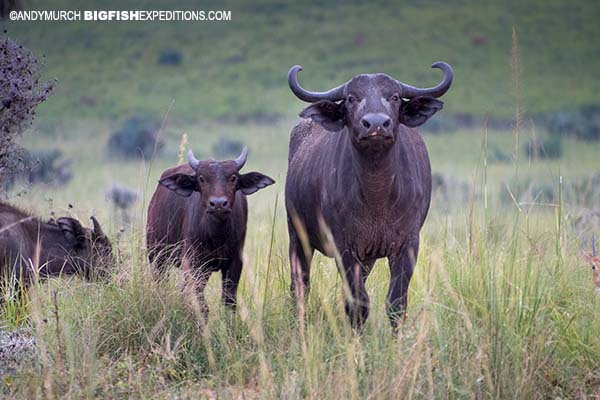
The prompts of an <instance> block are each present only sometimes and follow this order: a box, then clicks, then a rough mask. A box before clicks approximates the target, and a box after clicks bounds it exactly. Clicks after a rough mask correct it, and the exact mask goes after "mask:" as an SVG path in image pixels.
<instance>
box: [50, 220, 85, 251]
mask: <svg viewBox="0 0 600 400" xmlns="http://www.w3.org/2000/svg"><path fill="white" fill-rule="evenodd" d="M56 223H57V224H58V228H59V229H60V230H61V232H62V233H63V235H64V236H65V239H67V242H69V244H71V245H73V246H80V245H82V244H83V243H84V242H85V228H84V227H83V226H81V224H80V223H79V221H77V220H76V219H74V218H70V217H62V218H59V219H57V220H56Z"/></svg>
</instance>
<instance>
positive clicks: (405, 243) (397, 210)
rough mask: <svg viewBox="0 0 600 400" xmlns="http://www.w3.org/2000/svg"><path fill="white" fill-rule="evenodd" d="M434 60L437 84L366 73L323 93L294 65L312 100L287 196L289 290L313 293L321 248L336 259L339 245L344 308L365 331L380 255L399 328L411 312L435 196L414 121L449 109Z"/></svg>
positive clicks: (298, 131)
mask: <svg viewBox="0 0 600 400" xmlns="http://www.w3.org/2000/svg"><path fill="white" fill-rule="evenodd" d="M435 65H436V66H437V67H438V68H442V69H443V70H444V74H445V77H444V81H443V82H442V83H441V84H440V85H438V86H436V87H434V88H430V89H417V88H413V87H412V86H409V85H404V84H400V83H399V82H398V81H396V80H394V79H393V78H391V77H389V76H387V75H384V74H368V75H358V76H356V77H354V78H353V79H352V80H350V81H348V82H347V83H346V84H344V85H342V86H339V87H337V88H335V89H332V90H330V91H328V92H322V93H315V92H308V91H306V90H304V89H302V88H301V87H299V84H298V83H297V80H296V76H295V74H296V73H297V71H298V67H294V68H295V69H294V68H292V70H290V86H291V88H292V90H293V91H294V93H296V94H297V95H298V97H299V98H301V99H304V100H305V101H314V103H313V104H312V105H310V106H309V107H307V108H306V109H305V110H304V111H302V113H301V114H300V116H301V117H303V118H305V119H303V120H302V121H300V122H299V123H298V124H297V125H296V126H295V127H294V128H293V129H292V133H291V137H290V147H289V164H288V175H287V180H286V187H285V194H286V209H287V214H288V230H289V235H290V266H291V275H292V283H291V290H292V292H293V294H294V295H295V296H298V295H299V293H300V292H301V291H300V290H299V289H298V284H301V285H302V286H303V287H304V289H305V290H303V292H304V293H306V292H307V291H308V288H309V285H310V262H311V259H312V256H313V252H314V250H315V249H316V250H319V251H320V252H321V253H323V254H325V255H327V256H330V257H333V256H335V255H336V252H339V257H340V259H341V265H339V270H340V272H341V273H342V274H343V278H344V280H345V282H347V284H348V287H349V293H350V295H349V296H347V299H346V312H347V314H348V316H349V318H350V321H351V324H352V325H353V327H355V328H358V329H360V328H361V327H362V325H363V323H364V322H365V320H366V319H367V317H368V315H369V297H368V295H367V291H366V289H365V281H366V279H367V277H368V276H369V273H370V271H371V268H372V266H373V264H374V263H375V261H376V260H377V259H378V258H387V259H388V261H389V265H390V272H391V281H390V287H389V292H388V295H387V312H388V316H389V318H390V321H391V323H392V326H393V327H396V326H397V321H398V319H399V318H400V317H401V316H402V315H403V313H404V311H405V309H406V303H407V290H408V285H409V282H410V279H411V276H412V273H413V268H414V265H415V263H416V259H417V253H418V248H419V231H420V229H421V227H422V226H423V223H424V221H425V217H426V216H427V212H428V209H429V202H430V197H431V169H430V165H429V157H428V154H427V149H426V148H425V144H424V143H423V140H422V138H421V136H420V135H419V133H418V132H416V131H415V130H414V129H412V128H413V127H416V126H419V125H421V124H423V123H424V122H425V121H426V120H427V119H428V118H429V117H431V116H432V115H433V114H435V113H436V112H437V111H438V110H440V109H441V108H442V104H443V103H442V102H441V101H439V100H437V99H435V98H434V97H432V96H431V95H435V96H436V97H437V96H439V95H441V94H443V93H445V92H446V90H447V89H448V87H449V85H450V83H451V81H452V70H451V68H450V67H449V66H448V65H447V64H444V63H437V64H435ZM407 93H410V94H411V96H414V97H407ZM422 94H423V95H422ZM303 237H305V238H306V240H303V239H302V238H303Z"/></svg>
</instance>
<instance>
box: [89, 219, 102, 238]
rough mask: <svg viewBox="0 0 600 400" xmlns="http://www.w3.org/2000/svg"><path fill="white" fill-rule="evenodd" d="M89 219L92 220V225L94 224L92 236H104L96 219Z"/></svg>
mask: <svg viewBox="0 0 600 400" xmlns="http://www.w3.org/2000/svg"><path fill="white" fill-rule="evenodd" d="M90 219H91V220H92V224H94V236H96V237H100V236H104V232H102V227H101V226H100V223H99V222H98V220H97V219H96V217H94V216H93V215H92V216H91V217H90Z"/></svg>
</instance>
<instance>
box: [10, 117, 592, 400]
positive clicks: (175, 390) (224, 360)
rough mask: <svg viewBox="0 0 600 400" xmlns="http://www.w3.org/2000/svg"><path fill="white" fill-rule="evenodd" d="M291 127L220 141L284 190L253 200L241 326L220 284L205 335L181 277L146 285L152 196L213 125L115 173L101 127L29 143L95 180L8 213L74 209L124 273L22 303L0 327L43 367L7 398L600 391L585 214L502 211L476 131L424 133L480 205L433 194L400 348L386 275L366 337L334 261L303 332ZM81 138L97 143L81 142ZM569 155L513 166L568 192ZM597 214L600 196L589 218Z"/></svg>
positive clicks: (379, 279) (500, 141)
mask: <svg viewBox="0 0 600 400" xmlns="http://www.w3.org/2000/svg"><path fill="white" fill-rule="evenodd" d="M290 126H291V121H286V122H285V123H284V122H282V123H280V124H276V125H274V126H261V125H245V126H236V125H232V126H230V128H232V129H231V130H230V131H229V132H228V134H229V135H231V136H232V137H240V138H242V139H244V141H245V142H246V143H248V144H249V146H250V156H249V160H248V165H247V167H246V169H247V170H259V171H263V172H265V173H267V174H269V175H271V176H273V177H275V179H276V180H277V181H278V183H277V184H276V185H275V186H273V187H270V188H269V189H266V190H264V191H261V192H259V193H257V194H256V195H253V196H251V197H250V220H249V232H248V237H247V242H246V246H245V250H244V254H245V267H244V273H243V277H242V282H241V289H240V295H239V297H240V305H239V309H238V313H237V314H235V315H232V314H230V313H228V312H227V310H224V309H222V307H221V306H220V304H219V298H220V284H219V277H218V276H217V275H216V274H215V276H213V278H212V279H211V281H210V283H209V287H208V289H207V298H208V301H209V305H210V308H211V314H210V320H209V322H208V325H207V327H206V328H202V326H201V324H200V321H199V317H198V311H197V303H196V300H195V297H194V296H193V295H191V294H190V293H189V291H187V290H185V289H184V285H183V280H182V277H181V275H180V273H179V271H178V270H177V269H175V270H174V271H173V272H172V274H171V277H170V279H169V280H167V281H166V282H160V283H157V282H155V281H154V280H152V279H151V275H150V266H149V265H148V263H147V262H146V261H145V254H144V250H143V231H144V217H145V207H146V203H147V200H148V198H149V196H150V194H151V193H152V191H153V190H154V185H155V182H156V179H157V178H158V175H159V174H160V172H161V171H162V170H163V169H164V168H166V167H167V166H169V165H173V164H174V163H175V162H176V159H177V146H178V140H177V138H178V137H179V135H180V134H181V132H187V133H188V135H189V136H190V138H189V142H190V143H191V146H192V147H193V148H194V149H195V150H196V149H197V150H196V151H197V153H198V154H199V155H200V156H201V157H205V156H208V155H209V153H210V150H209V149H210V147H211V145H212V141H213V140H214V139H211V138H212V137H213V136H210V135H209V133H211V132H214V131H218V130H219V128H220V125H218V124H212V123H207V124H201V125H189V126H187V125H175V126H171V124H170V123H169V122H168V121H167V124H166V127H165V130H164V132H163V136H164V137H165V138H166V139H167V146H166V154H165V156H164V157H162V158H158V159H155V160H153V161H152V162H151V163H144V162H142V161H135V162H133V161H132V162H114V161H109V160H108V159H107V158H106V155H105V154H104V152H103V144H104V142H105V139H106V137H107V135H108V133H109V129H108V128H107V127H106V126H103V125H97V126H85V127H81V128H80V129H81V136H78V137H70V138H67V137H64V136H61V135H60V134H57V136H55V137H54V138H52V139H50V138H48V139H43V138H44V137H43V136H38V135H35V134H34V135H31V136H30V140H31V143H29V145H28V147H36V146H39V147H45V146H47V145H50V144H51V143H52V144H58V145H59V147H60V148H62V149H63V151H65V153H66V154H68V155H70V156H73V157H74V168H75V170H76V171H85V173H83V172H79V173H76V175H75V178H74V180H73V181H72V182H71V183H69V185H67V186H66V187H64V188H52V187H33V188H31V189H30V192H29V193H28V194H26V195H25V196H24V198H22V199H13V201H16V202H18V203H19V204H27V205H29V206H31V207H32V208H33V209H35V210H37V211H39V212H40V213H42V214H43V215H48V212H49V210H50V209H54V210H56V211H57V213H58V214H61V213H64V212H66V211H67V209H66V204H67V203H72V204H73V206H74V208H73V210H71V211H70V212H71V213H72V214H75V215H78V216H79V217H80V218H81V219H82V220H85V219H87V218H88V216H89V214H90V213H92V212H95V213H96V214H98V215H100V217H101V221H104V222H105V225H106V226H107V230H108V231H109V232H111V237H112V238H113V240H114V243H115V246H116V247H118V248H119V254H120V259H119V263H118V265H117V266H116V269H115V271H114V274H113V277H112V279H111V280H110V282H109V283H107V284H99V283H85V282H83V281H81V280H79V279H77V278H73V279H70V280H64V279H59V280H51V281H49V282H47V283H43V284H40V285H37V286H36V287H35V288H34V289H33V290H32V291H31V292H30V302H29V303H28V304H26V305H22V306H18V305H13V306H12V309H11V310H12V311H10V312H9V313H7V314H6V316H5V317H4V318H5V320H6V321H7V322H10V321H12V322H11V324H12V325H11V326H19V325H23V324H25V325H26V326H31V327H32V329H33V332H34V334H35V337H36V340H37V343H38V349H39V352H40V367H39V368H33V369H32V368H27V369H25V370H24V371H22V374H21V375H17V376H11V377H7V378H4V384H3V386H2V390H3V391H4V392H3V393H5V394H6V395H11V396H15V397H17V398H35V397H53V396H54V397H63V396H67V397H74V398H81V397H83V398H92V397H104V398H129V397H138V398H147V397H150V398H163V397H169V396H183V397H185V396H196V397H211V396H215V395H218V396H219V397H221V398H234V397H235V398H237V397H238V396H241V395H242V393H243V395H244V396H245V397H249V398H281V397H288V398H300V397H309V398H335V399H337V398H365V397H374V398H409V397H416V398H431V397H432V396H433V397H435V398H445V397H451V398H464V397H473V396H477V397H480V398H481V397H484V398H546V397H556V396H558V397H585V396H591V395H593V394H595V393H597V392H598V390H600V375H599V374H598V370H599V368H600V365H599V362H598V360H600V339H599V337H598V335H597V332H598V329H599V328H600V320H599V319H598V315H599V312H600V299H599V298H598V296H597V295H596V294H595V293H594V290H593V284H592V281H591V272H590V271H589V266H587V265H585V264H584V263H583V261H582V260H581V258H580V256H579V246H580V245H581V242H580V239H579V238H578V237H577V236H576V235H575V234H574V232H573V231H572V230H571V222H570V218H571V213H572V212H575V211H576V210H577V208H576V205H575V204H570V203H565V204H563V206H562V208H558V207H557V206H556V205H554V206H548V205H546V206H542V205H539V204H538V205H534V206H522V211H520V212H519V211H518V210H517V208H516V207H515V206H514V205H510V204H508V205H507V204H504V203H501V202H500V201H499V199H498V197H499V196H500V195H501V191H502V190H506V189H505V186H503V185H502V182H507V183H508V184H509V185H513V184H514V179H515V164H514V163H508V164H492V165H488V166H487V167H486V168H484V166H483V163H482V154H483V152H482V148H481V146H482V143H483V135H482V133H481V132H478V131H468V132H461V133H457V134H455V135H449V136H448V135H447V136H432V135H426V136H425V140H426V142H427V144H428V147H429V149H430V155H431V159H432V165H433V168H434V171H435V172H442V173H446V174H450V175H452V176H454V177H456V178H457V179H459V180H462V181H467V182H472V184H473V185H474V189H475V195H474V196H473V197H472V201H473V203H472V204H456V205H454V207H452V208H451V211H450V212H449V213H444V212H442V208H443V206H444V204H442V203H441V201H442V200H441V199H440V198H438V197H436V198H434V202H433V205H432V211H431V214H430V216H429V218H428V221H427V223H426V225H425V227H424V229H423V231H422V243H423V244H422V248H421V251H420V258H419V262H418V266H417V268H416V274H415V277H414V279H413V281H412V282H411V287H410V298H409V317H408V319H407V321H406V322H405V323H404V325H403V326H402V329H401V333H400V336H399V337H398V338H394V337H393V335H392V334H391V330H390V327H389V324H388V321H387V317H386V315H385V312H384V299H385V293H386V291H387V284H388V276H389V275H388V274H389V273H388V269H387V266H386V264H385V263H384V262H379V263H378V264H377V265H376V267H375V269H374V272H373V274H372V275H371V277H370V278H369V281H368V284H367V286H368V291H369V294H370V296H371V299H372V312H371V316H370V318H369V321H368V323H367V326H366V330H365V333H364V334H363V335H362V336H357V335H354V334H353V333H352V332H351V330H350V328H349V326H348V323H347V321H346V317H345V314H344V311H343V298H342V282H341V280H340V278H339V276H338V273H337V270H336V268H335V265H334V262H333V261H332V260H330V259H327V258H324V257H321V256H318V257H316V259H315V260H314V261H313V277H312V283H313V287H312V291H311V294H310V297H309V299H308V304H307V307H306V314H305V323H304V324H300V323H299V320H298V317H297V314H296V312H295V309H294V307H293V306H292V305H291V302H290V296H289V293H288V287H289V271H288V269H289V263H288V260H287V232H286V227H285V217H284V216H285V214H284V209H283V201H282V199H283V193H282V192H283V182H284V171H285V163H286V159H285V158H286V141H287V138H286V136H287V135H286V134H285V133H284V132H285V130H287V129H289V127H290ZM88 132H97V136H95V137H94V138H93V139H89V138H90V136H91V135H88V134H86V133H88ZM207 135H208V136H207ZM521 136H522V138H525V137H527V134H526V133H522V134H521ZM491 145H495V146H498V147H499V148H501V149H502V150H503V151H507V152H509V153H510V151H511V149H513V148H514V145H513V143H512V138H511V135H510V134H509V133H502V132H491V133H490V134H489V137H488V146H491ZM565 146H566V147H565V152H564V154H563V158H562V159H561V160H550V161H548V160H537V161H535V160H534V161H529V160H527V159H525V158H524V157H520V161H518V162H519V168H518V171H519V172H518V174H519V178H520V179H531V180H533V181H535V182H546V183H548V184H550V185H553V186H554V188H558V177H559V174H560V175H561V176H563V177H564V179H563V185H566V184H567V183H568V182H570V181H571V180H575V179H579V178H581V177H582V176H590V175H591V174H593V173H594V172H595V170H594V165H595V164H594V162H593V160H594V159H595V158H594V156H595V155H596V154H598V151H599V150H600V148H599V145H598V143H588V142H578V141H575V140H571V139H568V140H566V142H565ZM465 149H468V150H469V151H465ZM484 173H486V174H487V182H488V188H489V198H490V201H489V207H488V208H487V209H485V208H484V203H483V200H482V191H483V176H484ZM113 182H120V183H124V184H127V185H131V186H133V187H135V188H137V189H138V190H139V192H140V193H141V194H143V196H142V199H143V200H141V201H140V203H139V204H138V205H137V206H136V208H135V213H134V214H135V215H134V224H133V228H132V229H131V230H130V231H128V232H126V233H125V234H124V235H119V234H117V230H118V228H119V223H118V221H117V220H116V219H114V217H113V216H112V213H111V210H110V207H109V205H108V204H107V203H106V202H103V200H102V191H103V188H104V187H105V186H107V185H109V184H110V183H113ZM49 199H52V201H51V202H49ZM594 204H596V205H595V206H597V199H596V200H594V203H593V204H588V206H594ZM559 210H560V212H559ZM556 212H558V214H556ZM557 221H560V222H561V223H560V224H557ZM55 292H56V293H57V309H58V312H57V313H58V316H59V319H58V321H59V328H58V330H57V328H56V317H55V315H56V307H55V305H54V304H53V301H52V295H53V293H55ZM17 315H20V316H21V319H18V320H17V319H16V318H15V317H13V316H17ZM23 315H26V316H27V317H26V320H25V321H24V320H23V318H22V316H23ZM58 338H60V343H61V345H58V340H59V339H58Z"/></svg>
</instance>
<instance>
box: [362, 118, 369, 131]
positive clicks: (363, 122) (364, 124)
mask: <svg viewBox="0 0 600 400" xmlns="http://www.w3.org/2000/svg"><path fill="white" fill-rule="evenodd" d="M360 122H361V123H362V126H364V127H365V128H367V129H369V128H370V127H371V124H370V123H369V121H367V120H366V119H362V120H361V121H360Z"/></svg>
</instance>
